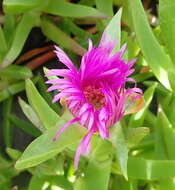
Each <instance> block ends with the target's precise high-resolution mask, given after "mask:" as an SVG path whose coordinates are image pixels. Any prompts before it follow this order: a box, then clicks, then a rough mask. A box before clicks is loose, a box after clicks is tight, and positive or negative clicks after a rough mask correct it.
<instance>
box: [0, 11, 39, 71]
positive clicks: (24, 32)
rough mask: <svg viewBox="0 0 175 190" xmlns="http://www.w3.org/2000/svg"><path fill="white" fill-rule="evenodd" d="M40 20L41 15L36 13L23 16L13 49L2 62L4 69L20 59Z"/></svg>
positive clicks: (14, 39) (10, 49) (16, 32)
mask: <svg viewBox="0 0 175 190" xmlns="http://www.w3.org/2000/svg"><path fill="white" fill-rule="evenodd" d="M38 20H39V15H37V14H34V13H26V14H24V15H23V16H22V18H21V20H20V22H19V23H18V25H17V27H16V30H15V34H14V38H13V42H12V44H11V47H10V48H9V51H8V52H7V54H6V56H5V58H4V60H3V62H2V65H1V66H2V67H7V66H8V65H10V64H12V62H13V61H14V60H15V59H16V58H17V57H18V55H19V54H20V52H21V50H22V48H23V46H24V43H25V41H26V40H27V37H28V35H29V33H30V31H31V29H32V27H33V26H34V25H35V24H36V23H38Z"/></svg>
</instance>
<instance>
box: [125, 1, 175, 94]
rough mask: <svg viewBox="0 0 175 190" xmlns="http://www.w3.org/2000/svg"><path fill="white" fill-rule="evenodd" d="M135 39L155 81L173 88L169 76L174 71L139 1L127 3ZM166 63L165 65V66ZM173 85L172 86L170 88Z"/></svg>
mask: <svg viewBox="0 0 175 190" xmlns="http://www.w3.org/2000/svg"><path fill="white" fill-rule="evenodd" d="M128 3H129V6H130V10H131V15H132V20H133V24H134V29H135V32H136V37H137V40H138V43H139V45H140V48H141V50H142V52H143V55H144V56H145V59H146V61H147V63H148V64H149V66H150V67H151V69H152V71H153V73H154V74H155V76H156V77H157V79H158V80H159V81H160V82H161V83H162V84H163V85H164V86H165V87H166V88H167V89H170V90H171V89H172V88H174V85H173V83H171V84H170V81H171V80H172V76H171V79H170V81H169V76H170V75H172V73H173V72H174V71H175V68H174V65H173V64H172V62H171V60H170V59H169V57H168V56H167V54H166V53H165V51H164V50H163V48H162V47H161V46H160V44H159V43H158V41H157V39H156V38H155V36H154V34H153V32H152V31H151V28H150V26H149V23H148V21H147V18H146V14H145V12H144V9H143V7H142V4H141V1H140V0H134V1H128ZM165 63H166V64H165ZM171 85H173V86H171Z"/></svg>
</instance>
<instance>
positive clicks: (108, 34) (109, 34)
mask: <svg viewBox="0 0 175 190" xmlns="http://www.w3.org/2000/svg"><path fill="white" fill-rule="evenodd" d="M121 15H122V9H120V10H119V11H118V12H117V13H116V15H114V17H113V18H112V19H111V21H110V22H109V24H108V25H107V27H106V28H105V30H104V32H103V36H104V38H103V42H102V44H104V46H105V44H109V41H111V43H116V45H115V47H114V49H113V53H115V52H116V51H118V50H119V49H120V40H121Z"/></svg>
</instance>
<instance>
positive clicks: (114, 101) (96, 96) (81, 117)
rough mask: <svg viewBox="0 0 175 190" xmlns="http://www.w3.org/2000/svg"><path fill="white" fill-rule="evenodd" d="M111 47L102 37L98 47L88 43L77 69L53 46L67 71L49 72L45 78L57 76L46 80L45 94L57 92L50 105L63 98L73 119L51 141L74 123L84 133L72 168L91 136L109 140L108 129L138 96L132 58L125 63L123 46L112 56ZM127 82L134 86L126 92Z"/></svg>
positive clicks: (53, 70) (83, 151)
mask: <svg viewBox="0 0 175 190" xmlns="http://www.w3.org/2000/svg"><path fill="white" fill-rule="evenodd" d="M115 44H116V43H111V42H109V43H108V44H107V43H105V40H104V36H103V37H102V40H101V42H100V44H99V46H98V47H93V45H92V42H91V40H89V48H88V51H87V53H85V54H84V55H83V57H82V60H81V65H80V68H79V69H78V70H77V69H76V68H75V66H74V65H73V63H72V62H71V60H70V59H69V58H68V56H67V55H66V54H65V53H64V52H63V51H62V50H61V49H60V48H59V47H55V48H56V50H55V53H56V54H57V57H58V58H59V60H60V61H61V62H63V63H64V64H65V65H66V66H67V69H51V70H50V71H49V72H48V74H47V75H46V76H47V77H48V76H59V77H61V78H58V79H52V80H48V81H47V83H48V84H53V85H52V86H51V87H50V88H48V91H52V90H57V91H58V94H57V95H55V97H54V99H53V103H54V102H56V101H59V100H60V99H61V98H64V99H65V100H66V102H67V107H68V109H69V110H70V112H71V113H72V115H73V116H74V119H73V120H71V121H69V122H68V123H66V124H65V125H64V126H63V127H62V128H61V130H59V131H58V133H57V134H56V135H55V137H54V140H56V139H57V138H58V136H59V135H60V134H61V133H62V132H63V131H64V129H66V128H67V127H68V126H70V125H71V124H73V123H75V122H78V123H79V124H80V125H81V126H83V127H86V128H87V130H88V132H87V134H86V135H85V136H84V137H83V139H82V141H81V143H80V145H79V147H78V149H77V152H76V155H75V160H74V165H75V168H76V169H77V167H78V161H79V158H80V155H81V154H85V153H87V152H88V149H89V145H90V139H91V137H92V135H93V134H94V133H96V132H98V133H99V134H100V136H101V137H102V138H103V139H107V138H109V128H110V127H111V126H113V125H114V124H115V123H116V122H117V121H119V120H120V119H121V118H122V117H123V116H124V114H125V111H126V109H127V108H128V106H129V105H130V104H131V103H133V102H134V101H135V100H136V99H137V98H139V97H140V96H141V94H142V91H141V90H140V89H139V88H136V84H135V81H134V80H133V79H132V78H130V77H129V75H131V74H132V73H133V72H134V69H133V68H132V66H133V64H134V62H135V59H133V60H130V61H128V62H127V61H125V60H123V59H122V55H123V54H124V52H125V49H126V45H123V47H122V48H121V49H120V51H118V52H117V53H114V54H112V50H113V48H114V46H115ZM127 82H133V83H134V87H133V88H129V89H126V88H125V86H126V83H127ZM128 102H130V103H128Z"/></svg>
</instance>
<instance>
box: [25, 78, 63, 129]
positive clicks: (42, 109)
mask: <svg viewBox="0 0 175 190" xmlns="http://www.w3.org/2000/svg"><path fill="white" fill-rule="evenodd" d="M26 93H27V97H28V100H29V103H30V105H31V106H32V107H33V109H34V110H35V112H36V113H37V115H38V117H39V119H40V121H41V122H42V124H43V125H44V127H45V128H47V129H48V128H50V127H52V126H55V124H56V122H57V121H58V120H59V115H58V114H57V113H55V112H54V111H53V110H52V109H51V108H50V106H49V105H48V104H47V103H46V101H45V100H44V99H43V97H42V96H41V95H40V94H39V92H38V91H37V89H36V87H35V86H34V84H33V83H32V81H31V80H29V79H28V80H26Z"/></svg>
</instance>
